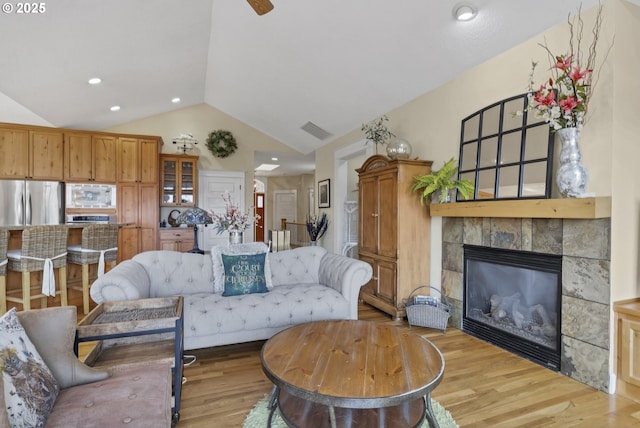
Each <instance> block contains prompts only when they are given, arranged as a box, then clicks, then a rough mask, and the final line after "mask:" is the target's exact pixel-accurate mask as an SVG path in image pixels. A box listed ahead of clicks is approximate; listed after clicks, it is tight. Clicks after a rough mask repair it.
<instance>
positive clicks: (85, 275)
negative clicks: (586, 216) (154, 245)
mask: <svg viewBox="0 0 640 428" xmlns="http://www.w3.org/2000/svg"><path fill="white" fill-rule="evenodd" d="M67 253H68V254H67V261H68V262H69V263H74V264H78V265H81V266H82V286H77V285H69V288H71V289H73V290H79V291H82V305H83V310H84V313H85V315H86V314H88V313H89V265H93V264H96V263H97V264H98V277H100V276H102V275H103V274H104V270H105V262H110V267H111V269H113V267H114V266H115V265H116V259H117V257H118V226H117V225H115V224H90V225H87V226H86V227H84V228H83V229H82V244H81V245H70V246H69V247H67Z"/></svg>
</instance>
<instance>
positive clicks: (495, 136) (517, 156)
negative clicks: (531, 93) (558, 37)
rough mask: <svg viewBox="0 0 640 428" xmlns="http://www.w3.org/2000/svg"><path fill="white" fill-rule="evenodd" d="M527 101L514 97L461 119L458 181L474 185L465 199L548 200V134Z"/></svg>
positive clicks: (524, 97) (550, 151)
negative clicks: (466, 180) (529, 111)
mask: <svg viewBox="0 0 640 428" xmlns="http://www.w3.org/2000/svg"><path fill="white" fill-rule="evenodd" d="M527 103H528V99H527V94H521V95H517V96H514V97H511V98H507V99H505V100H502V101H498V102H497V103H495V104H491V105H490V106H487V107H485V108H483V109H481V110H480V111H478V112H476V113H473V114H472V115H470V116H468V117H466V118H464V119H463V120H462V127H461V131H460V157H459V167H458V177H459V178H466V179H468V180H471V181H472V182H473V183H474V184H475V191H474V196H473V198H469V199H466V200H492V199H542V198H550V197H551V177H552V170H553V134H552V133H551V129H550V128H549V125H548V124H547V123H545V122H544V120H542V119H539V118H536V117H535V116H534V115H533V114H528V112H527V109H526V108H527ZM516 112H522V113H521V114H515V113H516ZM458 200H459V201H464V200H465V199H461V198H460V197H458Z"/></svg>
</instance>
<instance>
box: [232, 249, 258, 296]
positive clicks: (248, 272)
mask: <svg viewBox="0 0 640 428" xmlns="http://www.w3.org/2000/svg"><path fill="white" fill-rule="evenodd" d="M266 257H267V255H266V253H261V254H239V255H233V256H232V255H227V254H222V264H223V265H224V291H223V292H222V295H223V296H239V295H242V294H251V293H266V292H267V291H269V289H268V288H267V281H266V278H265V275H264V264H265V259H266Z"/></svg>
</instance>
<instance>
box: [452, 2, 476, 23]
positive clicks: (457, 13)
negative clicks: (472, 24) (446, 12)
mask: <svg viewBox="0 0 640 428" xmlns="http://www.w3.org/2000/svg"><path fill="white" fill-rule="evenodd" d="M476 15H477V12H476V10H475V9H474V8H473V6H470V5H468V4H461V5H457V6H455V7H454V8H453V16H454V17H455V18H456V19H457V20H458V21H470V20H472V19H473V18H475V16H476Z"/></svg>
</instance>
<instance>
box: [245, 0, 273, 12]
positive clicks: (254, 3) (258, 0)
mask: <svg viewBox="0 0 640 428" xmlns="http://www.w3.org/2000/svg"><path fill="white" fill-rule="evenodd" d="M247 1H248V2H249V4H250V5H251V7H252V8H253V10H255V11H256V13H257V14H258V15H264V14H265V13H267V12H269V11H271V10H272V9H273V4H272V3H271V2H270V1H269V0H247Z"/></svg>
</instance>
